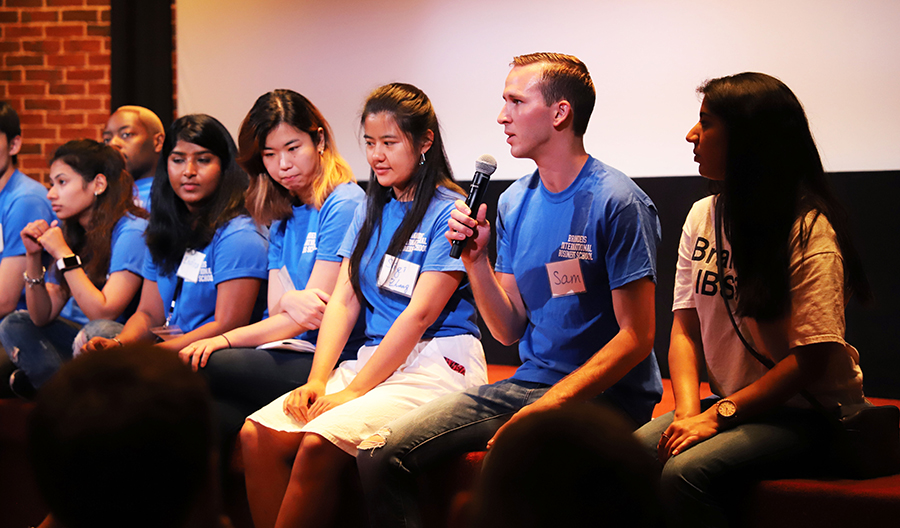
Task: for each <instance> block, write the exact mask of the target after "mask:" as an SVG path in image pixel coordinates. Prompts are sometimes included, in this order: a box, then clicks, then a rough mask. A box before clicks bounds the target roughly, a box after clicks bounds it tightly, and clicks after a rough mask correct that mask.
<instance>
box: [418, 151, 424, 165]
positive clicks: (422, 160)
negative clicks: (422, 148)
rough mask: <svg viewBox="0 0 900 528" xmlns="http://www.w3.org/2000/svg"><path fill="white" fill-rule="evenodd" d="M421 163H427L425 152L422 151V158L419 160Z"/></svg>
mask: <svg viewBox="0 0 900 528" xmlns="http://www.w3.org/2000/svg"><path fill="white" fill-rule="evenodd" d="M419 165H425V153H424V152H423V153H422V159H421V160H419Z"/></svg>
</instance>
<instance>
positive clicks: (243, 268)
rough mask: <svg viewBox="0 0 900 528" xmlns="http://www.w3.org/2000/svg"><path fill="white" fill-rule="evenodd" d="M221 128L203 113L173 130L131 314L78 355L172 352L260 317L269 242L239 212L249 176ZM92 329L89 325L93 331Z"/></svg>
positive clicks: (160, 172) (165, 150)
mask: <svg viewBox="0 0 900 528" xmlns="http://www.w3.org/2000/svg"><path fill="white" fill-rule="evenodd" d="M236 157H237V148H236V147H235V144H234V140H233V139H232V138H231V135H230V134H229V133H228V131H227V130H226V129H225V127H224V126H223V125H222V124H221V123H220V122H219V121H217V120H216V119H214V118H212V117H210V116H208V115H204V114H191V115H187V116H184V117H181V118H179V119H178V120H176V121H175V122H174V123H172V128H171V130H170V131H169V134H168V135H167V136H166V140H165V143H164V144H163V150H162V153H161V159H163V160H165V163H159V165H158V166H157V169H156V176H155V179H154V182H153V193H152V196H153V209H152V210H151V212H150V223H149V225H148V227H147V234H146V241H147V247H148V249H149V255H148V256H147V257H146V258H145V261H144V268H143V275H144V285H143V290H142V291H141V300H140V303H139V305H138V308H137V311H136V312H135V314H134V315H133V316H131V317H130V318H129V319H128V321H127V322H126V323H125V327H124V328H123V329H122V332H121V333H120V334H119V335H118V336H117V337H115V338H114V339H107V338H102V337H94V338H92V339H91V340H90V341H88V343H87V344H86V345H85V346H84V350H85V351H92V350H96V349H99V348H109V347H115V346H122V345H123V344H127V343H153V342H155V341H156V338H157V337H160V338H162V339H163V342H162V343H160V344H159V345H158V346H160V347H162V348H164V349H166V350H171V351H173V352H178V351H179V350H181V349H182V348H184V347H185V346H187V345H188V344H189V343H192V342H193V341H195V340H197V339H202V338H206V337H212V336H216V335H220V334H222V333H223V332H227V331H229V330H232V329H234V328H237V327H239V326H244V325H246V324H248V323H250V322H251V321H253V320H258V319H259V317H260V315H261V314H262V311H263V308H264V304H265V298H264V295H263V294H262V293H264V292H262V290H261V286H262V283H263V282H264V281H265V279H266V251H267V247H268V246H267V242H266V238H265V236H264V235H263V233H262V232H261V231H260V229H259V228H258V227H256V226H255V225H254V224H253V220H252V219H251V218H250V217H249V216H247V214H246V209H245V208H244V191H245V190H246V188H247V183H248V177H247V173H246V172H244V170H243V169H241V168H240V167H239V166H238V164H237V161H236ZM92 324H93V323H92Z"/></svg>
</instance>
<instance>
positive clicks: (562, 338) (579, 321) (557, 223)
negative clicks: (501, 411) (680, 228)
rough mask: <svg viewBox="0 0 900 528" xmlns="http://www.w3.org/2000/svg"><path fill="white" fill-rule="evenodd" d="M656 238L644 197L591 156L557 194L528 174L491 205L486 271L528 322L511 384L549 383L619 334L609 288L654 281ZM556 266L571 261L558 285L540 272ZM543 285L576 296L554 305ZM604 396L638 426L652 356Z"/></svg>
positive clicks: (658, 386) (650, 386) (649, 404)
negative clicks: (507, 278) (499, 276)
mask: <svg viewBox="0 0 900 528" xmlns="http://www.w3.org/2000/svg"><path fill="white" fill-rule="evenodd" d="M660 236H661V233H660V225H659V219H658V217H657V213H656V207H655V206H654V205H653V202H652V201H651V200H650V198H649V197H648V196H647V195H646V194H645V193H644V192H643V191H642V190H641V189H640V188H639V187H638V186H637V185H636V184H635V183H634V182H633V181H631V179H629V178H628V177H627V176H625V175H624V174H622V173H621V172H619V171H618V170H616V169H614V168H612V167H609V166H608V165H605V164H604V163H602V162H600V161H598V160H596V159H594V158H593V157H591V158H589V159H588V160H587V162H586V163H585V165H584V167H583V168H582V169H581V171H580V173H579V174H578V176H577V177H576V179H575V181H573V182H572V184H571V185H569V187H568V188H567V189H565V190H563V191H562V192H559V193H552V192H550V191H548V190H547V189H546V188H545V187H544V185H543V184H542V183H541V179H540V174H539V173H538V171H535V172H534V173H533V174H531V175H529V176H525V177H524V178H522V179H520V180H518V181H516V182H515V183H513V184H512V185H511V186H510V187H509V188H508V189H507V190H506V191H505V192H504V193H503V194H502V195H501V196H500V202H499V204H498V207H497V263H496V266H495V271H497V272H499V273H508V274H512V275H513V276H515V279H516V285H517V286H518V289H519V293H520V294H521V296H522V300H523V301H524V303H525V309H526V315H527V317H528V325H527V327H526V329H525V333H524V335H523V336H522V338H521V339H520V340H519V357H520V359H521V360H522V366H521V367H519V369H518V370H517V371H516V373H515V375H514V376H513V377H514V378H515V379H519V380H523V381H532V382H537V383H545V384H548V385H552V384H554V383H556V382H558V381H559V380H561V379H562V378H563V377H565V376H566V375H568V374H569V373H570V372H572V371H574V370H575V369H577V368H578V367H580V366H581V365H583V364H584V363H585V362H586V361H587V360H588V359H590V358H591V356H593V355H594V354H595V353H596V352H597V351H599V350H600V349H601V348H603V346H604V345H606V343H607V342H609V340H610V339H612V338H613V337H614V336H615V335H616V334H617V333H618V331H619V325H618V322H617V321H616V316H615V312H614V311H613V304H612V292H611V290H613V289H615V288H619V287H621V286H624V285H625V284H628V283H629V282H632V281H635V280H638V279H641V278H644V277H650V278H652V279H654V280H655V278H656V246H657V244H658V243H659V240H660ZM562 261H574V262H568V263H566V264H567V265H570V266H575V268H574V269H575V270H577V271H576V272H575V273H568V275H567V276H568V280H566V279H565V278H563V275H566V273H563V274H562V275H561V274H560V273H557V272H556V268H551V269H548V267H547V264H548V263H550V264H552V263H557V262H562ZM565 269H566V270H569V271H571V270H572V268H565ZM579 275H580V277H579ZM551 280H552V281H555V282H556V283H557V284H559V283H563V282H568V283H569V285H577V288H572V289H573V291H574V290H576V289H577V290H580V289H581V288H583V289H584V291H583V293H574V294H571V295H563V296H556V297H554V295H553V287H552V286H551ZM557 293H559V292H557ZM605 394H606V395H607V396H608V397H610V398H612V399H613V400H614V401H616V402H617V403H619V404H620V405H621V406H622V407H623V408H624V409H625V410H626V411H627V412H628V413H629V414H630V415H631V416H632V417H633V418H635V419H636V420H638V421H639V423H643V422H641V421H640V418H641V417H644V416H645V417H646V419H645V420H644V421H646V420H649V419H650V413H651V412H652V410H653V406H654V405H655V404H656V403H657V402H658V401H659V399H660V397H661V395H662V382H661V380H660V375H659V365H658V364H657V363H656V356H655V355H654V354H652V353H651V354H650V356H649V357H647V358H646V359H645V360H644V361H642V362H641V363H640V364H638V365H637V366H636V367H635V368H633V369H632V370H631V371H630V372H629V373H628V374H626V375H625V376H624V377H623V378H622V379H621V380H619V381H618V382H617V383H616V384H614V385H613V386H612V387H610V388H609V389H607V390H606V391H605Z"/></svg>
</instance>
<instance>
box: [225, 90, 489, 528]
mask: <svg viewBox="0 0 900 528" xmlns="http://www.w3.org/2000/svg"><path fill="white" fill-rule="evenodd" d="M361 125H362V128H363V131H364V134H363V138H364V140H365V145H366V157H367V160H368V162H369V165H370V166H371V168H372V171H371V173H370V180H369V185H368V188H367V192H366V194H367V199H366V202H365V204H364V205H360V207H359V208H357V210H356V214H355V215H354V218H353V222H352V224H351V225H350V228H349V229H348V232H347V236H346V237H345V238H344V241H343V243H342V244H341V248H340V250H339V252H338V254H339V255H340V256H341V257H342V258H343V262H342V264H341V269H340V275H339V277H338V279H337V285H336V286H335V290H334V294H333V295H332V296H331V299H330V300H329V301H328V305H327V307H326V308H325V315H324V317H323V319H322V326H321V329H320V331H319V338H318V343H317V346H316V353H315V358H314V360H313V366H312V371H311V372H310V375H309V381H308V382H307V383H306V384H305V385H303V386H301V387H299V388H298V389H296V390H294V391H292V392H291V393H289V394H286V395H284V396H283V397H281V398H279V399H278V400H275V401H274V402H272V403H271V404H269V405H268V406H266V407H264V408H263V409H261V410H260V411H258V412H256V413H254V414H253V415H251V416H250V418H249V419H248V421H247V423H246V425H245V426H244V429H243V430H242V432H241V445H242V446H243V448H244V464H245V474H246V481H247V494H248V498H249V500H250V507H251V512H252V514H253V519H254V522H255V524H256V526H257V528H264V527H272V526H311V525H327V524H328V523H329V522H330V521H332V520H333V519H334V517H335V514H336V510H337V508H338V507H339V504H340V501H341V497H342V494H341V486H340V484H341V476H342V473H343V472H345V471H346V470H347V469H348V468H352V467H353V466H352V464H353V457H355V456H356V455H357V452H358V448H359V447H360V443H361V442H363V440H365V439H366V438H368V437H370V436H371V435H373V434H375V433H376V432H377V431H379V429H380V428H381V427H382V426H384V425H385V424H386V423H388V422H389V421H390V420H392V419H394V418H396V417H398V416H400V415H402V414H404V413H405V412H407V411H409V410H411V409H414V408H416V407H418V406H420V405H422V404H423V403H425V402H428V401H430V400H432V399H434V398H435V397H437V396H440V395H441V394H447V393H450V392H454V391H459V390H462V389H465V388H467V387H471V386H475V385H479V384H482V383H484V381H485V378H486V365H485V360H484V354H483V352H482V349H481V342H480V341H479V340H478V338H479V332H478V327H477V325H476V320H475V307H474V303H473V301H472V296H471V293H470V292H469V289H468V285H467V284H466V283H464V282H462V279H463V275H464V272H463V266H462V264H461V263H460V262H459V261H456V260H454V259H451V258H450V257H449V251H450V243H449V242H448V241H447V240H446V239H445V238H444V236H443V232H444V231H445V229H446V227H445V226H446V224H447V221H448V219H449V216H450V210H451V209H453V202H454V200H456V199H459V198H462V196H463V195H462V194H461V190H460V189H459V187H458V186H457V185H456V184H455V183H454V182H453V179H452V176H451V172H450V166H449V164H448V162H447V157H446V154H445V152H444V143H443V140H442V138H441V131H440V127H439V125H438V121H437V116H436V115H435V112H434V109H433V108H432V105H431V102H430V100H429V99H428V97H427V96H426V95H425V94H424V93H423V92H422V91H421V90H419V89H418V88H416V87H414V86H412V85H409V84H399V83H394V84H389V85H386V86H382V87H380V88H378V89H376V90H375V91H374V92H373V93H372V94H371V95H370V96H369V97H368V99H367V100H366V103H365V107H364V109H363V112H362V119H361ZM362 312H364V313H365V318H366V337H367V340H366V344H365V346H363V347H362V348H360V349H359V353H358V359H357V360H351V361H345V362H343V363H341V364H340V366H339V367H338V368H337V370H335V371H334V372H332V368H333V367H334V365H335V362H336V361H337V359H338V357H339V356H340V355H341V352H342V350H343V348H344V346H345V343H346V341H347V339H348V337H349V336H350V334H351V331H352V329H353V328H354V326H355V322H356V319H357V317H358V316H359V314H360V313H362ZM382 434H384V433H382ZM286 461H287V463H286Z"/></svg>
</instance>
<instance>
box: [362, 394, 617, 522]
mask: <svg viewBox="0 0 900 528" xmlns="http://www.w3.org/2000/svg"><path fill="white" fill-rule="evenodd" d="M549 388H550V386H549V385H545V384H542V383H531V382H527V381H518V380H512V379H508V380H503V381H498V382H497V383H493V384H491V385H482V386H480V387H473V388H471V389H469V390H466V391H464V392H459V393H455V394H448V395H447V396H442V397H440V398H438V399H436V400H433V401H431V402H429V403H427V404H425V405H423V406H422V407H420V408H418V409H416V410H414V411H411V412H410V413H408V414H406V415H404V416H403V417H401V418H398V419H397V420H394V421H393V422H391V423H390V424H388V426H387V428H388V430H389V432H385V434H384V435H383V436H384V437H385V443H384V445H383V446H381V447H376V448H374V449H371V450H368V449H367V450H363V449H360V451H359V454H358V455H357V457H356V464H357V466H358V468H359V474H360V478H361V479H362V485H363V491H364V493H365V497H366V504H367V507H368V510H369V518H370V519H369V520H370V524H371V525H372V526H378V527H379V528H382V527H386V526H405V527H408V526H416V527H417V526H421V525H422V520H421V514H420V512H419V507H418V504H417V496H416V486H415V478H416V475H417V474H419V473H421V472H422V471H423V470H425V469H427V468H428V467H429V465H430V464H432V463H433V462H436V461H440V460H446V459H447V458H449V457H451V456H453V455H456V454H461V453H466V452H469V451H480V450H483V449H485V446H486V445H487V442H488V440H490V439H491V437H492V436H494V433H496V432H497V429H499V428H500V426H501V425H503V424H504V423H506V421H507V420H509V418H510V417H511V416H512V415H513V414H514V413H515V412H517V411H518V410H519V409H521V408H522V407H524V406H526V405H528V404H530V403H533V402H535V401H536V400H537V399H538V398H540V397H541V396H543V395H544V393H545V392H547V390H548V389H549ZM599 400H603V401H606V400H605V399H603V398H602V397H601V398H599Z"/></svg>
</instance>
